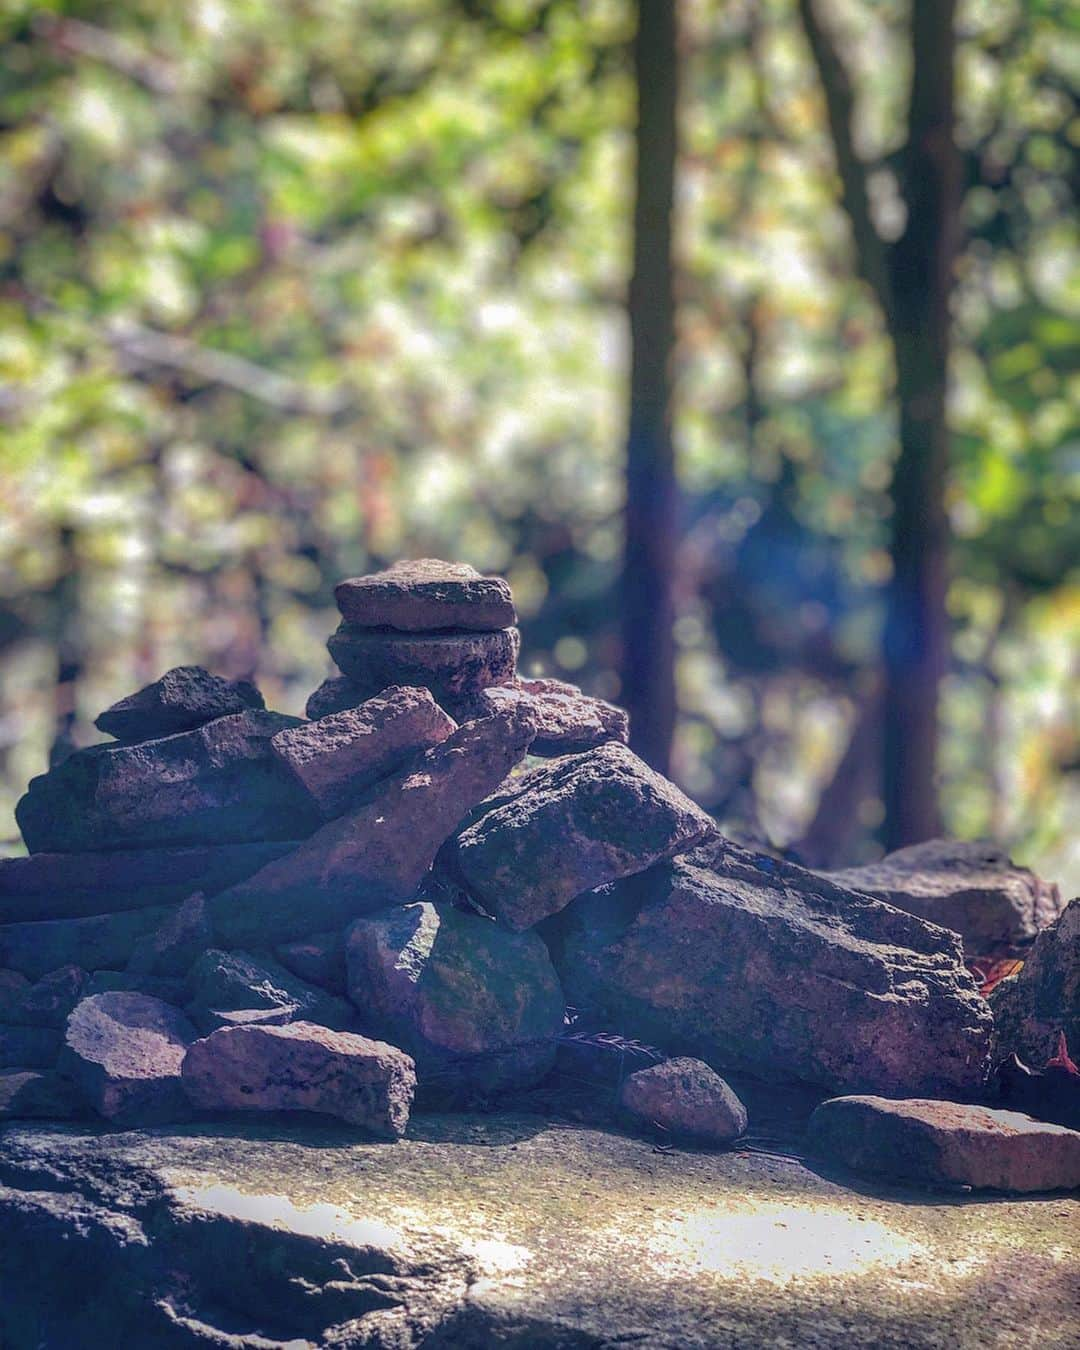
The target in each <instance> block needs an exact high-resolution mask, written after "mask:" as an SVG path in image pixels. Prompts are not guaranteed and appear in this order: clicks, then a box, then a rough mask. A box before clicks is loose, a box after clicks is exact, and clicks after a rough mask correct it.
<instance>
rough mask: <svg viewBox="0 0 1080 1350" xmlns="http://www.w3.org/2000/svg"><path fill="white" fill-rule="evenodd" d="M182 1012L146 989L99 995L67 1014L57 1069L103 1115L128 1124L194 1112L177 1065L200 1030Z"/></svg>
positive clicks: (161, 1120)
mask: <svg viewBox="0 0 1080 1350" xmlns="http://www.w3.org/2000/svg"><path fill="white" fill-rule="evenodd" d="M196 1034H197V1033H196V1031H195V1028H194V1027H193V1026H192V1025H191V1023H190V1022H189V1021H188V1019H187V1018H186V1017H185V1016H184V1014H183V1013H182V1012H181V1011H180V1010H179V1009H178V1008H173V1007H171V1006H170V1005H169V1004H168V1003H162V1001H161V1000H160V999H156V998H151V997H150V996H149V995H147V994H125V993H111V994H94V995H93V996H92V997H91V998H84V999H83V1001H82V1002H81V1003H80V1004H79V1005H78V1006H77V1007H76V1009H75V1011H74V1012H73V1013H72V1014H71V1016H70V1017H69V1018H68V1023H67V1029H66V1031H65V1032H64V1048H63V1051H62V1053H61V1056H60V1068H61V1069H62V1071H63V1072H64V1073H66V1074H67V1075H68V1076H69V1077H70V1078H71V1079H72V1080H73V1081H74V1082H75V1084H76V1085H77V1086H78V1088H79V1090H80V1092H81V1093H82V1095H83V1096H84V1097H85V1099H86V1100H87V1101H88V1102H89V1103H90V1105H91V1106H92V1107H93V1108H94V1110H95V1111H96V1112H97V1113H98V1115H100V1116H103V1117H104V1118H105V1119H106V1120H109V1121H112V1123H113V1124H114V1125H121V1126H124V1127H128V1126H132V1125H160V1124H165V1123H168V1122H170V1121H176V1120H185V1119H187V1118H188V1116H189V1115H190V1109H189V1107H188V1103H187V1098H186V1097H185V1095H184V1093H183V1090H182V1088H181V1086H180V1065H181V1064H182V1062H183V1059H184V1055H185V1054H186V1053H187V1048H188V1046H189V1045H190V1043H191V1042H192V1041H193V1040H194V1039H195V1036H196Z"/></svg>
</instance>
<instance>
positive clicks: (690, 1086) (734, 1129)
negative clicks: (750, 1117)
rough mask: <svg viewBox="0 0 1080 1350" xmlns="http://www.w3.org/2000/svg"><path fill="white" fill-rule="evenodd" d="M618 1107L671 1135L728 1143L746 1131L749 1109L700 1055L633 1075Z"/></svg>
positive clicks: (710, 1142)
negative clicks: (699, 1057) (747, 1109)
mask: <svg viewBox="0 0 1080 1350" xmlns="http://www.w3.org/2000/svg"><path fill="white" fill-rule="evenodd" d="M619 1105H620V1106H622V1108H623V1109H624V1110H625V1111H628V1112H630V1114H631V1115H633V1116H635V1117H636V1118H637V1119H638V1120H639V1121H641V1122H642V1123H644V1124H645V1125H647V1126H651V1127H653V1128H654V1129H657V1130H659V1131H660V1132H661V1133H662V1134H664V1135H665V1136H666V1137H667V1138H669V1139H696V1140H700V1141H701V1142H702V1143H704V1144H712V1145H718V1146H723V1145H725V1144H730V1143H731V1142H732V1140H734V1139H737V1138H738V1137H739V1135H741V1134H743V1133H745V1131H746V1107H745V1106H743V1104H742V1102H741V1101H739V1098H738V1097H737V1096H736V1094H735V1092H734V1091H733V1090H732V1088H731V1087H730V1086H729V1085H728V1084H727V1083H725V1082H724V1080H723V1079H722V1078H721V1077H720V1075H719V1074H718V1073H715V1072H714V1071H713V1070H712V1069H710V1068H709V1066H708V1065H707V1064H706V1063H704V1061H702V1060H700V1059H690V1058H685V1057H683V1058H676V1059H666V1060H664V1061H663V1063H661V1064H653V1065H651V1066H650V1067H649V1068H647V1069H638V1070H637V1072H636V1073H632V1074H630V1075H629V1076H628V1077H627V1079H626V1080H625V1082H624V1083H623V1085H622V1088H621V1089H620V1091H619Z"/></svg>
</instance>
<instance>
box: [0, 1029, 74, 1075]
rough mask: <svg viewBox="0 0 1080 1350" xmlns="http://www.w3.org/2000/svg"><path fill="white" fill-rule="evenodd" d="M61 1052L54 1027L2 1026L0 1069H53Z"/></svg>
mask: <svg viewBox="0 0 1080 1350" xmlns="http://www.w3.org/2000/svg"><path fill="white" fill-rule="evenodd" d="M59 1053H60V1033H59V1032H58V1031H57V1030H56V1029H55V1028H54V1027H9V1026H0V1069H51V1068H52V1067H53V1066H54V1065H55V1063H56V1057H57V1055H59Z"/></svg>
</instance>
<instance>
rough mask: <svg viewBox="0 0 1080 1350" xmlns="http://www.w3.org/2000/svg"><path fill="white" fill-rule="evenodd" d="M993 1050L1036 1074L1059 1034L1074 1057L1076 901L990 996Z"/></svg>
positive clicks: (1079, 925) (1078, 953) (1079, 997)
mask: <svg viewBox="0 0 1080 1350" xmlns="http://www.w3.org/2000/svg"><path fill="white" fill-rule="evenodd" d="M990 1007H991V1008H992V1009H993V1013H994V1025H995V1027H996V1029H997V1037H998V1048H999V1049H1000V1050H1001V1051H1002V1052H1003V1053H1005V1054H1008V1053H1010V1052H1011V1053H1014V1054H1016V1055H1019V1057H1020V1058H1021V1059H1022V1060H1023V1061H1024V1063H1025V1064H1028V1065H1030V1066H1031V1067H1032V1068H1035V1069H1041V1068H1042V1066H1043V1065H1044V1064H1045V1063H1046V1061H1047V1060H1048V1059H1050V1058H1051V1057H1052V1056H1053V1055H1054V1054H1056V1052H1057V1048H1058V1047H1057V1038H1058V1035H1059V1033H1064V1035H1065V1041H1066V1044H1067V1045H1068V1047H1069V1049H1070V1051H1071V1052H1072V1056H1073V1058H1074V1059H1076V1058H1077V1056H1080V899H1076V900H1073V901H1072V902H1071V903H1070V904H1069V905H1068V906H1067V907H1066V909H1065V912H1064V913H1063V914H1062V916H1061V918H1060V919H1058V921H1057V922H1056V923H1055V924H1053V925H1051V927H1049V928H1045V929H1044V930H1043V931H1042V932H1041V933H1040V934H1039V936H1038V937H1037V938H1036V939H1035V943H1034V945H1033V947H1032V948H1031V951H1030V952H1029V953H1028V958H1027V960H1026V961H1025V962H1024V965H1023V967H1022V968H1021V970H1020V971H1019V972H1018V973H1017V974H1016V975H1010V976H1009V978H1008V979H1007V980H1002V982H1001V983H1000V984H999V985H998V986H997V988H996V989H994V990H993V991H992V992H991V994H990Z"/></svg>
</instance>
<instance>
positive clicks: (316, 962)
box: [274, 928, 347, 994]
mask: <svg viewBox="0 0 1080 1350" xmlns="http://www.w3.org/2000/svg"><path fill="white" fill-rule="evenodd" d="M274 955H275V956H276V957H277V959H278V960H279V961H280V962H281V964H282V965H283V966H284V967H285V969H286V970H290V971H292V973H293V974H294V975H298V976H299V977H300V979H302V980H307V982H308V983H309V984H315V985H318V987H319V988H320V989H325V990H327V991H328V992H329V993H331V994H344V993H345V990H346V987H347V980H346V974H345V934H344V933H343V932H342V931H341V929H340V928H335V929H331V930H330V931H329V932H326V933H312V935H311V936H310V937H306V938H298V939H297V940H296V941H295V942H284V943H282V944H281V945H280V946H279V947H277V948H276V949H275V952H274Z"/></svg>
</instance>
